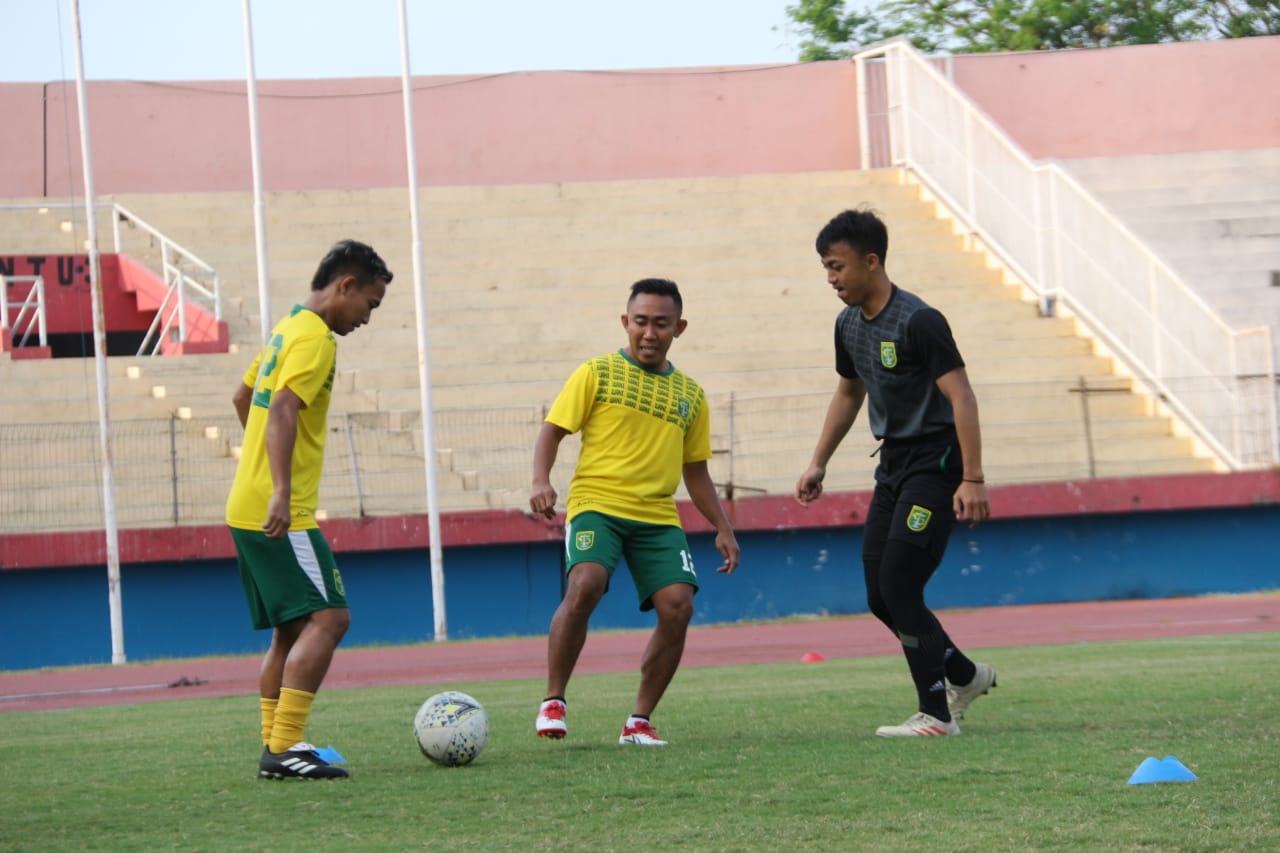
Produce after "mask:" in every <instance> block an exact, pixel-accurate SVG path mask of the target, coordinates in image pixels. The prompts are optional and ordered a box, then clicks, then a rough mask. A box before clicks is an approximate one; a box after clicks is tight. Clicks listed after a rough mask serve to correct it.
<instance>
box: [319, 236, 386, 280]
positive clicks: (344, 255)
mask: <svg viewBox="0 0 1280 853" xmlns="http://www.w3.org/2000/svg"><path fill="white" fill-rule="evenodd" d="M344 275H354V276H355V277H356V280H357V281H359V283H360V286H361V287H364V286H365V285H369V284H373V283H374V282H375V281H377V280H378V279H382V281H383V282H385V283H386V284H390V283H391V279H393V278H395V276H394V275H392V273H391V270H389V269H387V263H386V261H384V260H382V258H381V257H379V255H378V253H377V252H375V251H374V250H373V247H372V246H370V245H368V244H367V243H361V242H360V241H359V240H339V241H338V242H336V243H334V244H333V247H332V248H330V249H329V253H328V254H327V255H325V256H324V258H322V259H321V261H320V266H318V267H316V274H315V275H314V276H313V277H312V278H311V289H312V290H324V289H325V288H326V287H328V286H329V282H331V281H333V280H334V279H335V278H338V277H339V276H344Z"/></svg>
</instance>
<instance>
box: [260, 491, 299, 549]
mask: <svg viewBox="0 0 1280 853" xmlns="http://www.w3.org/2000/svg"><path fill="white" fill-rule="evenodd" d="M289 503H290V501H289V495H287V494H272V495H271V500H269V501H267V520H266V521H264V522H262V531H263V532H264V533H266V534H267V538H268V539H283V538H284V535H285V534H286V533H288V532H289V527H290V525H292V524H293V516H292V514H291V512H290V509H291V508H290V506H289Z"/></svg>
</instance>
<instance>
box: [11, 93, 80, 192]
mask: <svg viewBox="0 0 1280 853" xmlns="http://www.w3.org/2000/svg"><path fill="white" fill-rule="evenodd" d="M0 126H3V127H4V132H3V133H0V198H36V197H39V196H42V195H44V194H45V192H44V152H45V139H44V132H45V124H44V84H42V83H0ZM78 144H79V143H78V142H77V145H78Z"/></svg>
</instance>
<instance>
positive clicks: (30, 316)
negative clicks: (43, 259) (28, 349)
mask: <svg viewBox="0 0 1280 853" xmlns="http://www.w3.org/2000/svg"><path fill="white" fill-rule="evenodd" d="M18 283H28V284H30V285H31V288H30V289H29V290H27V293H26V295H25V296H24V297H22V301H21V302H18V301H10V299H9V286H10V284H18ZM11 308H16V309H18V313H17V315H16V316H15V317H14V318H13V322H12V323H10V320H9V310H10V309H11ZM45 318H46V312H45V300H44V276H39V275H9V276H6V275H4V274H3V273H0V331H9V330H12V331H13V337H14V342H13V345H14V346H15V347H25V346H26V345H27V341H29V340H30V339H31V329H32V327H33V326H34V327H35V330H36V339H37V340H38V341H39V343H40V346H42V347H47V346H48V345H49V330H48V324H47V323H46V322H45ZM19 334H21V335H22V337H21V338H19V337H18V335H19Z"/></svg>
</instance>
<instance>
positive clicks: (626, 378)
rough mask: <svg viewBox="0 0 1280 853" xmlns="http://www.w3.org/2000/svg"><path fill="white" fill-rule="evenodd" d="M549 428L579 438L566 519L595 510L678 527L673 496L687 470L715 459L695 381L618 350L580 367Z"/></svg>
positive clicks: (702, 398)
mask: <svg viewBox="0 0 1280 853" xmlns="http://www.w3.org/2000/svg"><path fill="white" fill-rule="evenodd" d="M547 421H548V422H549V423H552V424H555V425H556V426H558V427H561V428H562V429H565V430H568V431H569V432H571V433H576V432H579V431H581V433H582V450H581V452H580V453H579V456H578V465H577V468H576V469H575V471H574V474H573V480H572V482H571V483H570V484H569V498H568V513H567V516H568V518H569V519H573V518H574V517H575V516H576V515H578V514H580V513H583V512H588V511H595V512H603V513H606V514H608V515H615V516H618V517H620V518H627V519H630V520H632V521H640V522H645V523H648V524H673V525H677V526H678V525H679V524H680V515H679V513H678V512H677V510H676V502H675V497H674V495H675V491H676V488H677V487H678V486H679V485H680V479H681V476H682V475H683V466H684V465H685V464H686V463H689V462H701V461H704V460H707V459H710V458H711V419H710V413H709V412H708V410H707V397H706V394H705V393H704V392H703V390H702V388H701V387H700V386H699V385H698V383H697V382H694V381H693V380H692V379H691V378H689V377H688V376H686V375H685V374H683V373H681V372H680V371H679V370H676V369H675V367H669V368H668V369H667V370H666V371H665V372H662V373H657V372H654V371H650V370H646V369H644V368H643V367H641V366H640V365H638V364H636V363H635V362H634V361H632V360H631V359H630V358H629V357H628V356H627V355H626V354H625V353H624V352H623V351H622V350H619V351H617V352H614V353H610V354H608V355H603V356H600V357H599V358H593V359H591V360H590V361H587V362H584V363H583V364H582V365H580V366H579V367H578V368H577V369H576V370H575V371H574V372H573V374H572V375H571V376H570V377H569V379H568V381H567V382H565V385H564V388H563V389H561V391H560V394H559V395H558V396H557V397H556V400H555V403H554V404H552V406H551V411H550V412H548V413H547Z"/></svg>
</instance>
